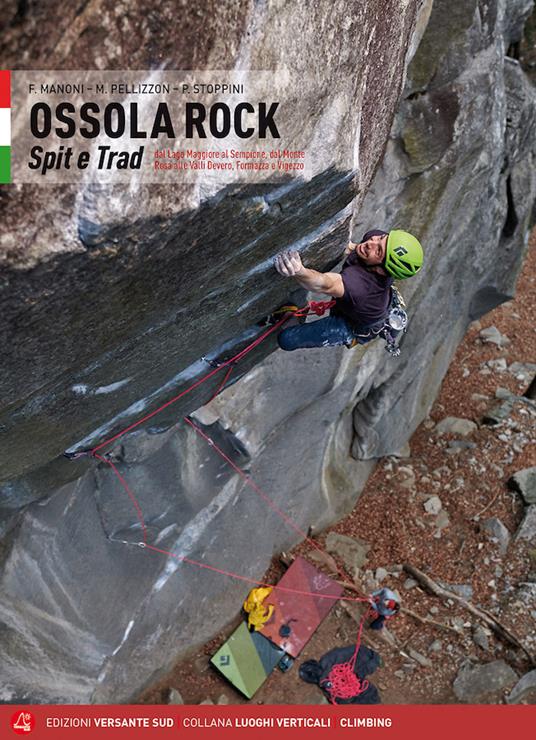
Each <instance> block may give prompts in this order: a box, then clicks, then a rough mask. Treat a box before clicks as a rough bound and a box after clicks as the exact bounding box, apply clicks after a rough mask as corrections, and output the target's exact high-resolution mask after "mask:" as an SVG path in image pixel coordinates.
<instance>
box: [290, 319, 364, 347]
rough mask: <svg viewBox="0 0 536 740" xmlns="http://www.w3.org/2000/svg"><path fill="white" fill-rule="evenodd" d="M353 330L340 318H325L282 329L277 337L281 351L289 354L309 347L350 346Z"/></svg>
mask: <svg viewBox="0 0 536 740" xmlns="http://www.w3.org/2000/svg"><path fill="white" fill-rule="evenodd" d="M353 339H354V330H353V329H352V327H351V325H350V324H349V323H348V322H347V321H346V319H345V318H343V317H342V316H327V317H326V318H324V319H319V320H318V321H311V322H309V323H307V324H301V325H298V326H291V327H288V328H287V329H283V331H281V332H280V333H279V335H278V337H277V341H278V342H279V346H280V347H281V349H284V350H286V351H287V352H291V351H292V350H295V349H305V348H311V347H332V346H337V345H346V346H350V345H351V343H352V341H353Z"/></svg>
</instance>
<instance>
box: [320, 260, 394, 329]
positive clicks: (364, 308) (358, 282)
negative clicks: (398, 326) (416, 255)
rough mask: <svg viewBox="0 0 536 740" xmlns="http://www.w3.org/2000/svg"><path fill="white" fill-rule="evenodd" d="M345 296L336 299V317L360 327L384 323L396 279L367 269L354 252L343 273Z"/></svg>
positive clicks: (343, 268) (344, 266)
mask: <svg viewBox="0 0 536 740" xmlns="http://www.w3.org/2000/svg"><path fill="white" fill-rule="evenodd" d="M341 277H342V282H343V283H344V295H343V296H342V298H337V301H336V304H335V307H334V309H333V313H334V314H339V315H340V314H342V315H344V316H345V317H346V318H347V319H349V320H350V321H351V322H352V323H353V324H356V325H357V326H363V327H364V326H370V325H371V324H374V323H375V322H377V321H381V319H383V318H384V317H385V315H386V313H387V310H388V308H389V301H390V299H391V285H392V284H393V282H394V281H393V278H392V277H391V276H387V275H379V274H378V273H377V272H372V271H371V270H367V269H366V267H364V266H363V264H362V263H361V261H360V259H359V257H358V256H357V254H356V253H355V252H351V253H350V254H349V255H348V258H347V259H346V261H345V262H344V264H343V266H342V271H341Z"/></svg>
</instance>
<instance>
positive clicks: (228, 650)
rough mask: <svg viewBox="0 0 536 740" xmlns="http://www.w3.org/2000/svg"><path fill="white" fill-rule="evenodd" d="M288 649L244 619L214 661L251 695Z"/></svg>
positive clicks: (233, 682) (213, 658) (236, 685)
mask: <svg viewBox="0 0 536 740" xmlns="http://www.w3.org/2000/svg"><path fill="white" fill-rule="evenodd" d="M284 654H285V651H284V650H282V649H281V648H278V647H276V646H275V645H274V644H273V643H271V642H270V640H268V639H267V638H266V637H264V636H263V635H261V634H260V632H250V631H249V630H248V628H247V624H246V623H245V622H242V624H241V625H240V627H238V629H236V630H235V631H234V632H233V634H232V635H231V637H229V639H228V640H227V642H224V643H223V645H222V646H221V648H220V649H219V650H218V652H217V653H216V654H215V655H214V656H213V657H212V658H211V663H212V664H213V665H214V666H215V667H216V668H217V669H218V670H219V671H220V672H221V673H223V675H224V676H225V678H226V679H227V680H228V681H230V682H231V683H232V684H233V686H235V687H236V688H237V689H238V690H239V691H241V692H242V694H244V696H246V697H247V698H248V699H251V697H252V696H253V694H254V693H255V692H256V691H257V690H258V689H259V688H260V687H261V686H262V684H263V683H264V681H265V680H266V678H267V677H268V676H269V674H270V673H271V672H272V670H273V669H274V668H275V666H276V665H277V664H278V663H279V661H280V660H281V658H282V657H283V655H284Z"/></svg>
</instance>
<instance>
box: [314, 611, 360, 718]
mask: <svg viewBox="0 0 536 740" xmlns="http://www.w3.org/2000/svg"><path fill="white" fill-rule="evenodd" d="M369 614H370V608H369V609H367V610H366V611H365V613H364V614H363V616H362V617H361V621H360V623H359V631H358V633H357V640H356V646H355V650H354V653H353V655H352V657H351V658H350V660H347V661H346V662H345V663H336V664H335V665H334V666H333V668H332V669H331V671H330V672H329V673H328V675H327V676H326V678H324V679H323V680H322V681H321V682H320V686H321V687H322V688H323V689H324V691H326V692H327V694H328V696H329V700H330V702H331V703H332V704H336V703H337V701H336V700H337V699H352V698H353V697H354V696H359V694H362V693H363V692H365V691H366V690H367V689H368V687H369V682H368V681H367V680H366V679H363V680H361V679H360V678H359V676H358V675H357V674H356V672H355V665H356V662H357V656H358V655H359V649H360V647H361V633H362V631H363V625H364V624H365V620H366V619H367V617H368V616H369Z"/></svg>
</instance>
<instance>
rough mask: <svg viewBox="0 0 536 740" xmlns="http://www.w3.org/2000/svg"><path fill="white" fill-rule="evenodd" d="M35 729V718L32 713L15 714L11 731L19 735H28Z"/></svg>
mask: <svg viewBox="0 0 536 740" xmlns="http://www.w3.org/2000/svg"><path fill="white" fill-rule="evenodd" d="M34 727H35V717H34V716H33V714H32V713H31V712H26V711H22V712H20V711H19V712H15V714H14V715H12V717H11V729H12V730H13V732H16V733H17V735H28V733H30V732H31V731H32V730H33V729H34Z"/></svg>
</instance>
